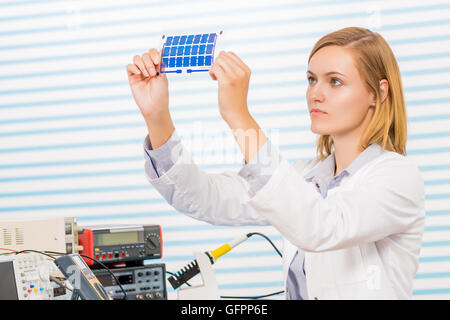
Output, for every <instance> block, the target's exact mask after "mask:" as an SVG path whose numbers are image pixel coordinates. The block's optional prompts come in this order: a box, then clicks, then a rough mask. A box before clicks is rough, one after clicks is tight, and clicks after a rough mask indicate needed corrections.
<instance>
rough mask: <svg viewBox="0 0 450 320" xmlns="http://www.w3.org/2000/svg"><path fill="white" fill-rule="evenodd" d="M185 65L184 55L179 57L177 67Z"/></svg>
mask: <svg viewBox="0 0 450 320" xmlns="http://www.w3.org/2000/svg"><path fill="white" fill-rule="evenodd" d="M182 66H183V57H177V67H182Z"/></svg>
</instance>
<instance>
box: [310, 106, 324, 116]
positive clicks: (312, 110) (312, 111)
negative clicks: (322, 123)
mask: <svg viewBox="0 0 450 320" xmlns="http://www.w3.org/2000/svg"><path fill="white" fill-rule="evenodd" d="M310 112H311V114H312V115H319V114H325V113H326V112H325V111H322V110H320V109H319V108H312V109H311V111H310Z"/></svg>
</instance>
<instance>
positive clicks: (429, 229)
mask: <svg viewBox="0 0 450 320" xmlns="http://www.w3.org/2000/svg"><path fill="white" fill-rule="evenodd" d="M434 231H450V226H426V227H425V232H434Z"/></svg>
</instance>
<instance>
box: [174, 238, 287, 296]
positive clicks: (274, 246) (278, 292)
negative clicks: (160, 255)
mask: <svg viewBox="0 0 450 320" xmlns="http://www.w3.org/2000/svg"><path fill="white" fill-rule="evenodd" d="M255 235H257V236H261V237H263V238H264V239H266V240H267V241H269V243H270V244H271V245H272V247H273V248H274V249H275V251H276V252H277V253H278V255H279V256H280V257H281V258H283V255H282V253H281V251H280V250H278V248H277V246H276V245H275V244H274V243H273V242H272V240H270V239H269V237H268V236H266V235H265V234H262V233H260V232H250V233H247V238H250V237H251V236H255ZM166 273H168V274H170V275H174V273H173V272H170V271H167V270H166ZM185 283H186V284H187V285H188V286H189V287H190V286H191V285H190V284H189V283H187V282H185ZM281 293H284V290H281V291H277V292H273V293H269V294H264V295H261V296H248V297H243V296H220V297H221V298H222V299H261V298H266V297H270V296H275V295H277V294H281Z"/></svg>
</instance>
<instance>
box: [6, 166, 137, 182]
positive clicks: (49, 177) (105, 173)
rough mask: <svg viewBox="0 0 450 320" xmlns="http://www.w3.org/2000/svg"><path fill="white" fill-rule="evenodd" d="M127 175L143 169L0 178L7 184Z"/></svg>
mask: <svg viewBox="0 0 450 320" xmlns="http://www.w3.org/2000/svg"><path fill="white" fill-rule="evenodd" d="M125 174H139V175H143V174H144V170H143V169H135V170H111V171H97V172H74V173H60V174H48V175H36V176H23V177H8V178H0V183H6V182H18V181H36V180H53V179H74V178H86V177H105V176H116V175H125Z"/></svg>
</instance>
